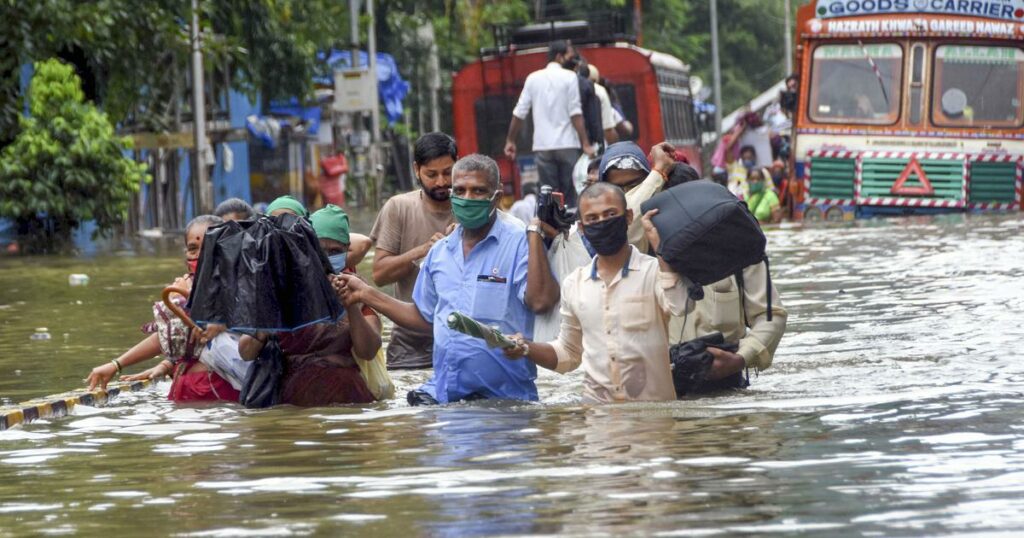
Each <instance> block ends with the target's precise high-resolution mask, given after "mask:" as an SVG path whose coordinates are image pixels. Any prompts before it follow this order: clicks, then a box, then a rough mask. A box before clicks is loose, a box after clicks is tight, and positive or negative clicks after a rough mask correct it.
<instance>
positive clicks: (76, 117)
mask: <svg viewBox="0 0 1024 538" xmlns="http://www.w3.org/2000/svg"><path fill="white" fill-rule="evenodd" d="M35 67H36V72H35V76H34V77H33V79H32V83H31V86H30V87H29V92H28V102H29V113H30V114H29V115H28V116H23V117H21V118H20V121H19V123H20V127H21V130H20V132H19V133H18V136H17V137H16V138H15V139H14V142H13V143H11V144H10V145H8V146H7V147H6V148H4V149H3V151H2V153H0V217H8V218H12V219H15V221H17V223H18V228H19V230H20V232H21V233H22V234H23V237H22V243H23V246H24V247H25V249H26V250H27V251H35V252H39V251H52V250H60V249H62V248H65V247H66V246H67V245H68V244H69V241H70V238H71V233H72V231H73V230H74V228H75V227H76V226H78V224H79V223H81V222H83V221H88V220H94V221H95V222H96V225H97V227H98V232H99V233H108V232H110V231H111V230H112V229H113V228H114V227H115V226H117V225H118V224H120V223H121V222H122V221H123V219H124V217H125V216H126V215H127V212H128V207H129V203H130V201H131V197H132V195H133V194H134V193H135V192H137V191H138V190H139V186H140V185H141V183H142V182H143V181H147V180H148V176H147V174H146V167H145V165H143V164H140V163H136V162H134V161H132V160H131V159H129V158H127V157H126V156H125V151H126V150H127V149H129V148H130V144H131V141H130V139H127V138H120V137H117V136H115V134H114V127H113V125H111V123H110V121H109V120H108V119H107V116H106V114H104V113H102V112H100V111H98V110H97V109H96V107H95V106H94V105H93V104H91V103H88V102H86V101H85V99H84V96H83V94H82V87H81V81H80V79H79V78H78V76H77V75H75V73H74V70H73V69H72V68H71V66H69V65H67V64H64V63H62V62H60V61H58V60H47V61H44V62H39V63H37V64H36V66H35Z"/></svg>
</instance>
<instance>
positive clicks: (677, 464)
mask: <svg viewBox="0 0 1024 538" xmlns="http://www.w3.org/2000/svg"><path fill="white" fill-rule="evenodd" d="M768 235H769V243H770V248H771V252H772V259H773V272H774V274H775V279H776V282H777V284H778V286H779V288H780V291H781V293H782V296H783V298H784V299H785V301H786V304H787V307H788V308H789V311H790V322H789V332H788V334H787V335H786V337H785V338H784V339H783V342H782V346H781V348H780V349H779V353H778V355H777V356H776V358H775V365H774V366H773V367H772V368H771V369H770V370H767V371H765V372H764V373H762V374H761V375H760V376H759V377H756V378H753V379H752V381H753V387H752V388H751V389H750V390H747V391H745V392H742V393H735V394H729V395H723V396H718V397H713V398H704V399H700V400H691V401H683V402H673V403H670V404H643V405H607V406H583V405H580V404H579V402H578V396H577V395H578V394H579V392H580V378H579V375H578V374H575V375H569V376H558V375H556V374H551V373H543V374H542V377H541V379H540V380H539V385H540V393H541V397H542V400H543V402H542V403H540V404H532V405H523V404H520V405H508V404H489V405H481V404H473V405H453V406H449V407H445V408H433V409H422V408H417V409H412V408H409V407H407V406H406V405H405V404H404V402H401V401H398V400H396V401H392V402H387V403H382V404H380V405H377V406H372V407H368V408H359V407H334V408H323V409H296V408H287V407H283V408H276V409H270V410H261V411H255V410H246V409H242V408H239V407H238V406H235V405H221V406H213V407H209V406H207V407H196V406H176V405H173V404H171V403H169V402H167V401H166V400H165V394H166V390H167V387H168V384H167V383H162V384H160V385H158V386H157V387H155V388H153V389H150V390H146V391H143V392H140V393H135V394H128V395H124V396H121V397H119V398H117V399H116V400H115V401H114V402H112V404H111V405H108V406H106V407H102V408H90V407H76V408H74V413H73V415H72V416H68V417H63V418H58V419H51V420H43V421H38V422H35V423H31V424H28V425H25V426H23V427H18V428H15V429H13V430H9V431H6V432H0V469H2V475H0V534H3V535H27V534H32V535H38V534H73V533H79V534H84V535H101V534H112V533H113V532H114V531H115V530H118V529H120V530H121V531H122V532H123V530H125V529H127V530H128V532H130V533H133V534H154V535H180V536H229V535H239V534H244V535H278V536H283V535H326V536H330V535H360V536H396V535H398V536H410V537H411V536H481V535H489V536H490V535H556V534H557V535H576V536H594V535H616V536H617V535H638V534H643V535H656V536H725V535H752V534H756V535H784V536H789V535H796V534H806V535H818V536H821V535H827V536H904V535H912V536H920V535H928V536H935V535H948V534H958V535H962V534H978V535H986V536H991V535H1000V534H1004V535H1006V536H1012V535H1019V533H1020V532H1021V531H1022V530H1024V422H1022V421H1021V417H1022V416H1024V398H1022V393H1024V363H1022V361H1021V360H1020V358H1019V357H1018V356H1017V353H1018V351H1019V349H1020V345H1021V342H1024V329H1022V326H1021V318H1022V316H1024V286H1022V282H1024V279H1022V273H1024V270H1022V268H1024V220H1022V219H1021V218H1020V217H1019V216H1016V215H1011V216H1001V217H999V216H995V217H994V216H972V215H968V216H963V215H957V216H944V217H934V218H920V219H917V218H914V219H909V218H908V219H891V220H878V221H862V222H856V223H849V224H838V225H830V224H821V225H816V226H807V227H799V226H794V227H787V228H783V229H776V230H772V231H769V232H768ZM181 265H182V264H181V262H180V261H179V260H177V259H175V258H173V257H171V256H165V257H156V258H152V257H144V256H138V257H124V256H117V257H107V258H97V259H90V260H78V259H64V258H60V259H55V258H46V259H39V258H15V259H0V397H3V399H4V400H5V401H6V402H10V401H19V400H22V399H26V398H29V397H34V396H41V395H44V394H48V393H55V392H60V391H64V390H69V389H73V388H75V387H78V386H80V385H81V380H82V378H84V377H85V375H86V374H87V373H88V371H89V369H90V367H91V366H93V365H95V364H99V363H101V362H103V361H105V360H109V359H110V358H112V357H114V356H116V355H117V354H118V353H119V352H121V351H122V350H123V349H124V348H126V347H127V346H129V345H131V344H132V343H134V341H137V340H138V339H139V338H140V336H141V335H140V333H138V332H137V329H136V327H137V326H138V325H140V324H141V323H143V322H144V321H146V320H147V317H148V316H149V308H148V306H147V302H149V301H152V300H154V298H155V297H156V295H157V293H158V291H159V289H160V288H161V286H162V285H164V284H165V283H167V282H168V281H170V279H171V278H172V277H173V276H174V275H176V274H177V273H178V272H180V271H181ZM69 273H87V274H89V275H90V277H91V281H90V283H89V285H88V286H87V287H69V286H68V283H67V275H68V274H69ZM37 327H47V329H48V332H49V333H50V334H51V339H50V340H30V336H31V334H32V333H33V332H34V330H35V328H37ZM424 377H425V374H423V373H406V374H403V375H400V376H399V377H398V379H397V380H398V383H399V385H400V387H399V389H400V391H402V390H404V389H408V388H410V387H412V386H414V385H415V384H416V383H418V382H419V381H421V380H422V379H423V378H424Z"/></svg>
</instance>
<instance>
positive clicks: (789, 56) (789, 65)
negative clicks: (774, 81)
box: [783, 0, 793, 77]
mask: <svg viewBox="0 0 1024 538" xmlns="http://www.w3.org/2000/svg"><path fill="white" fill-rule="evenodd" d="M784 4H785V7H784V8H783V9H785V10H786V13H785V14H784V15H785V17H786V26H785V28H786V29H785V30H784V31H785V32H786V35H785V37H784V38H783V39H785V40H786V76H787V77H788V76H789V75H791V74H793V25H792V21H790V20H789V18H790V17H791V16H792V15H793V10H792V9H790V7H789V0H786V1H785V3H784Z"/></svg>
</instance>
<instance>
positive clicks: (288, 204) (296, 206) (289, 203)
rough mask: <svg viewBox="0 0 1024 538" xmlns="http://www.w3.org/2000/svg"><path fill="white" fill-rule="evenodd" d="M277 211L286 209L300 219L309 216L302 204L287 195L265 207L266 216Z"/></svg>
mask: <svg viewBox="0 0 1024 538" xmlns="http://www.w3.org/2000/svg"><path fill="white" fill-rule="evenodd" d="M278 209H288V210H290V211H292V212H293V213H295V214H296V215H298V216H300V217H308V216H309V211H306V207H305V206H303V205H302V202H300V201H298V200H296V199H295V198H293V197H292V196H289V195H287V194H286V195H284V196H282V197H280V198H278V199H277V200H274V201H273V202H270V205H268V206H267V214H268V215H269V214H271V213H273V212H274V211H277V210H278Z"/></svg>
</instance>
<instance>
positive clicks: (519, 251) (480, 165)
mask: <svg viewBox="0 0 1024 538" xmlns="http://www.w3.org/2000/svg"><path fill="white" fill-rule="evenodd" d="M501 195H502V188H501V178H500V174H499V171H498V165H497V163H495V162H494V160H493V159H491V158H490V157H486V156H483V155H469V156H467V157H463V158H462V159H460V160H459V161H458V162H457V163H455V166H454V167H453V168H452V196H451V203H452V212H453V213H454V215H455V219H456V220H457V221H458V222H459V226H457V227H456V228H455V230H454V231H453V232H452V233H451V234H450V235H448V236H447V237H445V238H444V239H442V240H440V241H438V242H437V243H435V244H434V246H433V247H432V248H431V249H430V252H429V253H428V254H427V257H426V258H425V259H424V261H423V264H422V266H421V267H420V273H419V277H418V278H417V280H416V286H415V288H414V290H413V295H412V300H413V302H411V303H407V302H403V301H399V300H397V299H395V298H394V297H391V296H389V295H387V294H385V293H383V292H381V291H379V290H376V289H374V288H371V287H370V286H368V285H367V284H366V283H364V282H362V281H361V280H359V279H358V278H354V277H351V276H345V275H342V276H341V277H340V278H339V279H337V280H336V281H335V285H336V286H337V287H338V288H339V292H340V293H341V294H342V296H345V295H346V294H356V297H357V298H358V300H359V301H360V302H362V303H363V304H366V305H367V306H369V307H371V308H373V309H375V310H377V311H378V312H380V313H382V314H384V315H385V316H387V317H389V318H391V319H392V320H393V321H394V322H395V324H397V325H399V326H402V327H405V328H408V329H419V330H431V329H432V330H433V334H434V357H433V366H434V375H433V376H432V377H431V378H430V380H429V381H427V382H426V383H425V384H423V386H422V387H420V388H419V389H417V390H414V391H411V392H410V393H409V396H408V398H409V403H410V404H412V405H417V404H423V403H428V404H430V403H448V402H457V401H460V400H474V399H483V398H502V399H513V400H536V399H537V387H536V385H535V384H534V379H536V377H537V369H536V366H534V365H533V364H532V363H527V362H526V361H516V362H512V361H508V360H505V358H504V355H503V354H502V352H501V350H499V349H490V348H488V347H487V344H486V343H484V341H483V340H480V339H477V338H473V337H470V336H466V335H464V334H462V333H459V332H457V331H454V330H451V329H449V328H448V324H447V319H448V315H449V314H451V313H452V312H461V313H463V314H466V315H468V316H470V317H472V318H474V319H476V320H477V321H480V322H481V323H484V324H486V325H490V326H494V327H497V328H498V330H500V331H501V332H503V333H505V334H515V333H517V332H521V333H523V334H529V333H532V331H533V314H534V313H535V312H545V311H548V310H550V309H552V308H554V307H555V306H556V305H557V304H558V302H559V291H558V282H556V281H555V279H554V276H553V275H552V273H551V269H550V268H549V267H548V260H547V255H546V249H545V247H544V241H543V237H542V235H541V233H540V230H539V229H538V228H537V227H536V226H534V225H531V226H530V227H529V228H528V231H524V229H523V225H522V223H520V222H519V221H518V220H516V219H515V218H514V217H511V216H509V215H506V214H504V213H501V212H499V211H498V210H497V207H498V202H499V201H500V200H501ZM530 232H533V233H530Z"/></svg>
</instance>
